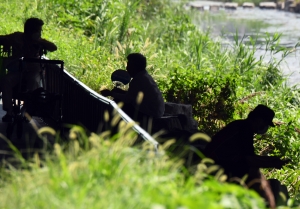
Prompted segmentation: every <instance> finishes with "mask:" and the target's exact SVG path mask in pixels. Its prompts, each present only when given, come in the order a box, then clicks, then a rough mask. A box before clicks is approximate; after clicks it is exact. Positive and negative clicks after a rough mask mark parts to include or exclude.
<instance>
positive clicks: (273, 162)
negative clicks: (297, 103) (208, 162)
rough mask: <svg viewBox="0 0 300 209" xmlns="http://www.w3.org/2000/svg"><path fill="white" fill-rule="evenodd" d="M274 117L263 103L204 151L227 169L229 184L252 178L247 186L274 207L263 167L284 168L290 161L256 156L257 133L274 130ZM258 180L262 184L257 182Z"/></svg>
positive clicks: (234, 122) (228, 127)
mask: <svg viewBox="0 0 300 209" xmlns="http://www.w3.org/2000/svg"><path fill="white" fill-rule="evenodd" d="M274 115H275V113H274V111H273V110H271V109H270V108H269V107H267V106H265V105H261V104H260V105H258V106H257V107H256V108H255V109H254V110H253V111H251V112H250V113H249V114H248V117H247V118H246V119H244V120H236V121H233V122H231V123H229V124H228V125H227V126H226V127H224V128H223V129H222V130H221V131H219V132H218V133H216V134H215V135H214V136H213V137H212V141H211V142H210V143H209V144H208V145H207V146H206V148H205V150H204V154H205V155H206V157H209V158H211V159H213V160H214V161H215V163H216V164H218V165H220V166H221V167H223V168H224V170H225V174H227V176H228V179H229V181H230V180H234V179H235V178H238V179H241V178H242V177H244V176H245V175H248V178H247V181H246V183H250V184H251V188H253V189H254V190H256V191H257V192H258V193H260V194H261V195H262V196H263V197H265V198H266V200H267V201H268V202H269V205H270V206H271V207H274V204H275V200H274V196H273V194H272V191H271V187H270V185H269V183H268V182H267V181H266V179H265V177H264V176H263V175H262V174H261V173H260V171H259V168H278V169H280V168H282V166H283V165H285V164H286V163H287V162H288V161H285V160H281V159H280V158H279V157H274V156H259V155H256V154H255V151H254V146H253V138H254V135H255V134H265V133H266V132H267V131H268V129H269V127H274V124H273V122H272V120H273V117H274ZM257 179H258V180H259V181H258V183H254V182H255V180H257ZM261 188H263V190H261Z"/></svg>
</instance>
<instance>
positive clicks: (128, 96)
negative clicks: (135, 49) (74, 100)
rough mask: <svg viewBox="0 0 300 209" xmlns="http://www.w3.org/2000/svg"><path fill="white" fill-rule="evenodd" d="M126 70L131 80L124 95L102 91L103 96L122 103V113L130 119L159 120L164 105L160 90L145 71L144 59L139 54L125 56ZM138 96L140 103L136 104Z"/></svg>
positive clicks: (145, 61)
mask: <svg viewBox="0 0 300 209" xmlns="http://www.w3.org/2000/svg"><path fill="white" fill-rule="evenodd" d="M127 60H128V61H127V66H126V70H127V72H128V73H129V75H130V77H131V78H132V80H131V81H130V83H129V89H128V91H127V92H125V93H123V94H122V93H117V92H114V91H110V90H107V89H106V90H102V91H101V94H102V95H103V96H112V97H113V98H114V100H115V101H116V102H123V103H124V106H123V108H122V109H123V111H124V112H126V113H127V114H128V115H129V116H130V117H131V118H133V119H137V120H138V121H140V120H139V119H140V118H141V117H143V116H147V117H152V118H160V117H162V116H163V114H164V109H165V104H164V100H163V97H162V94H161V92H160V90H159V89H158V87H157V84H156V83H155V81H154V80H153V78H152V77H151V76H150V75H149V74H148V72H147V70H146V66H147V60H146V57H145V56H143V55H142V54H140V53H132V54H129V55H128V56H127ZM139 94H140V97H142V98H140V99H141V102H140V103H139V102H137V100H138V97H139Z"/></svg>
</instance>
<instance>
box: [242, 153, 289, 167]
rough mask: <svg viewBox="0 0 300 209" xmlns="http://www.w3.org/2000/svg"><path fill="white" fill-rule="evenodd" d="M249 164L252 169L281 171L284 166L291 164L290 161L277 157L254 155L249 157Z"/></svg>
mask: <svg viewBox="0 0 300 209" xmlns="http://www.w3.org/2000/svg"><path fill="white" fill-rule="evenodd" d="M247 162H248V164H249V165H250V166H251V167H258V168H278V169H281V168H282V166H284V165H285V164H287V163H289V160H281V159H280V158H279V157H275V156H259V155H254V156H248V157H247Z"/></svg>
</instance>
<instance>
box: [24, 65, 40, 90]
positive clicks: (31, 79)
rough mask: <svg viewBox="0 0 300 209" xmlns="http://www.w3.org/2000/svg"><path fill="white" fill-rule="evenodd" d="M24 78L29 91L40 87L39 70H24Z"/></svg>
mask: <svg viewBox="0 0 300 209" xmlns="http://www.w3.org/2000/svg"><path fill="white" fill-rule="evenodd" d="M24 79H25V82H26V88H27V89H28V90H29V91H33V90H35V89H37V88H39V87H40V82H41V75H40V71H39V70H32V71H26V73H24Z"/></svg>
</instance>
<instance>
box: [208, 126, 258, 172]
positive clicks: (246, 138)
mask: <svg viewBox="0 0 300 209" xmlns="http://www.w3.org/2000/svg"><path fill="white" fill-rule="evenodd" d="M253 135H254V132H253V131H252V128H251V124H250V123H249V121H248V120H236V121H233V122H231V123H229V124H228V125H227V126H226V127H224V128H223V129H222V130H220V131H219V132H218V133H216V134H215V135H214V136H213V137H212V141H211V142H210V143H209V144H208V145H207V146H206V148H205V150H204V154H205V155H206V157H209V158H212V159H213V160H215V162H216V164H219V165H221V166H222V167H223V168H224V169H225V172H226V173H227V174H228V175H230V176H236V177H243V176H244V175H245V174H247V172H248V171H249V165H248V163H247V159H246V158H247V157H248V156H253V155H255V153H254V147H253Z"/></svg>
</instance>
